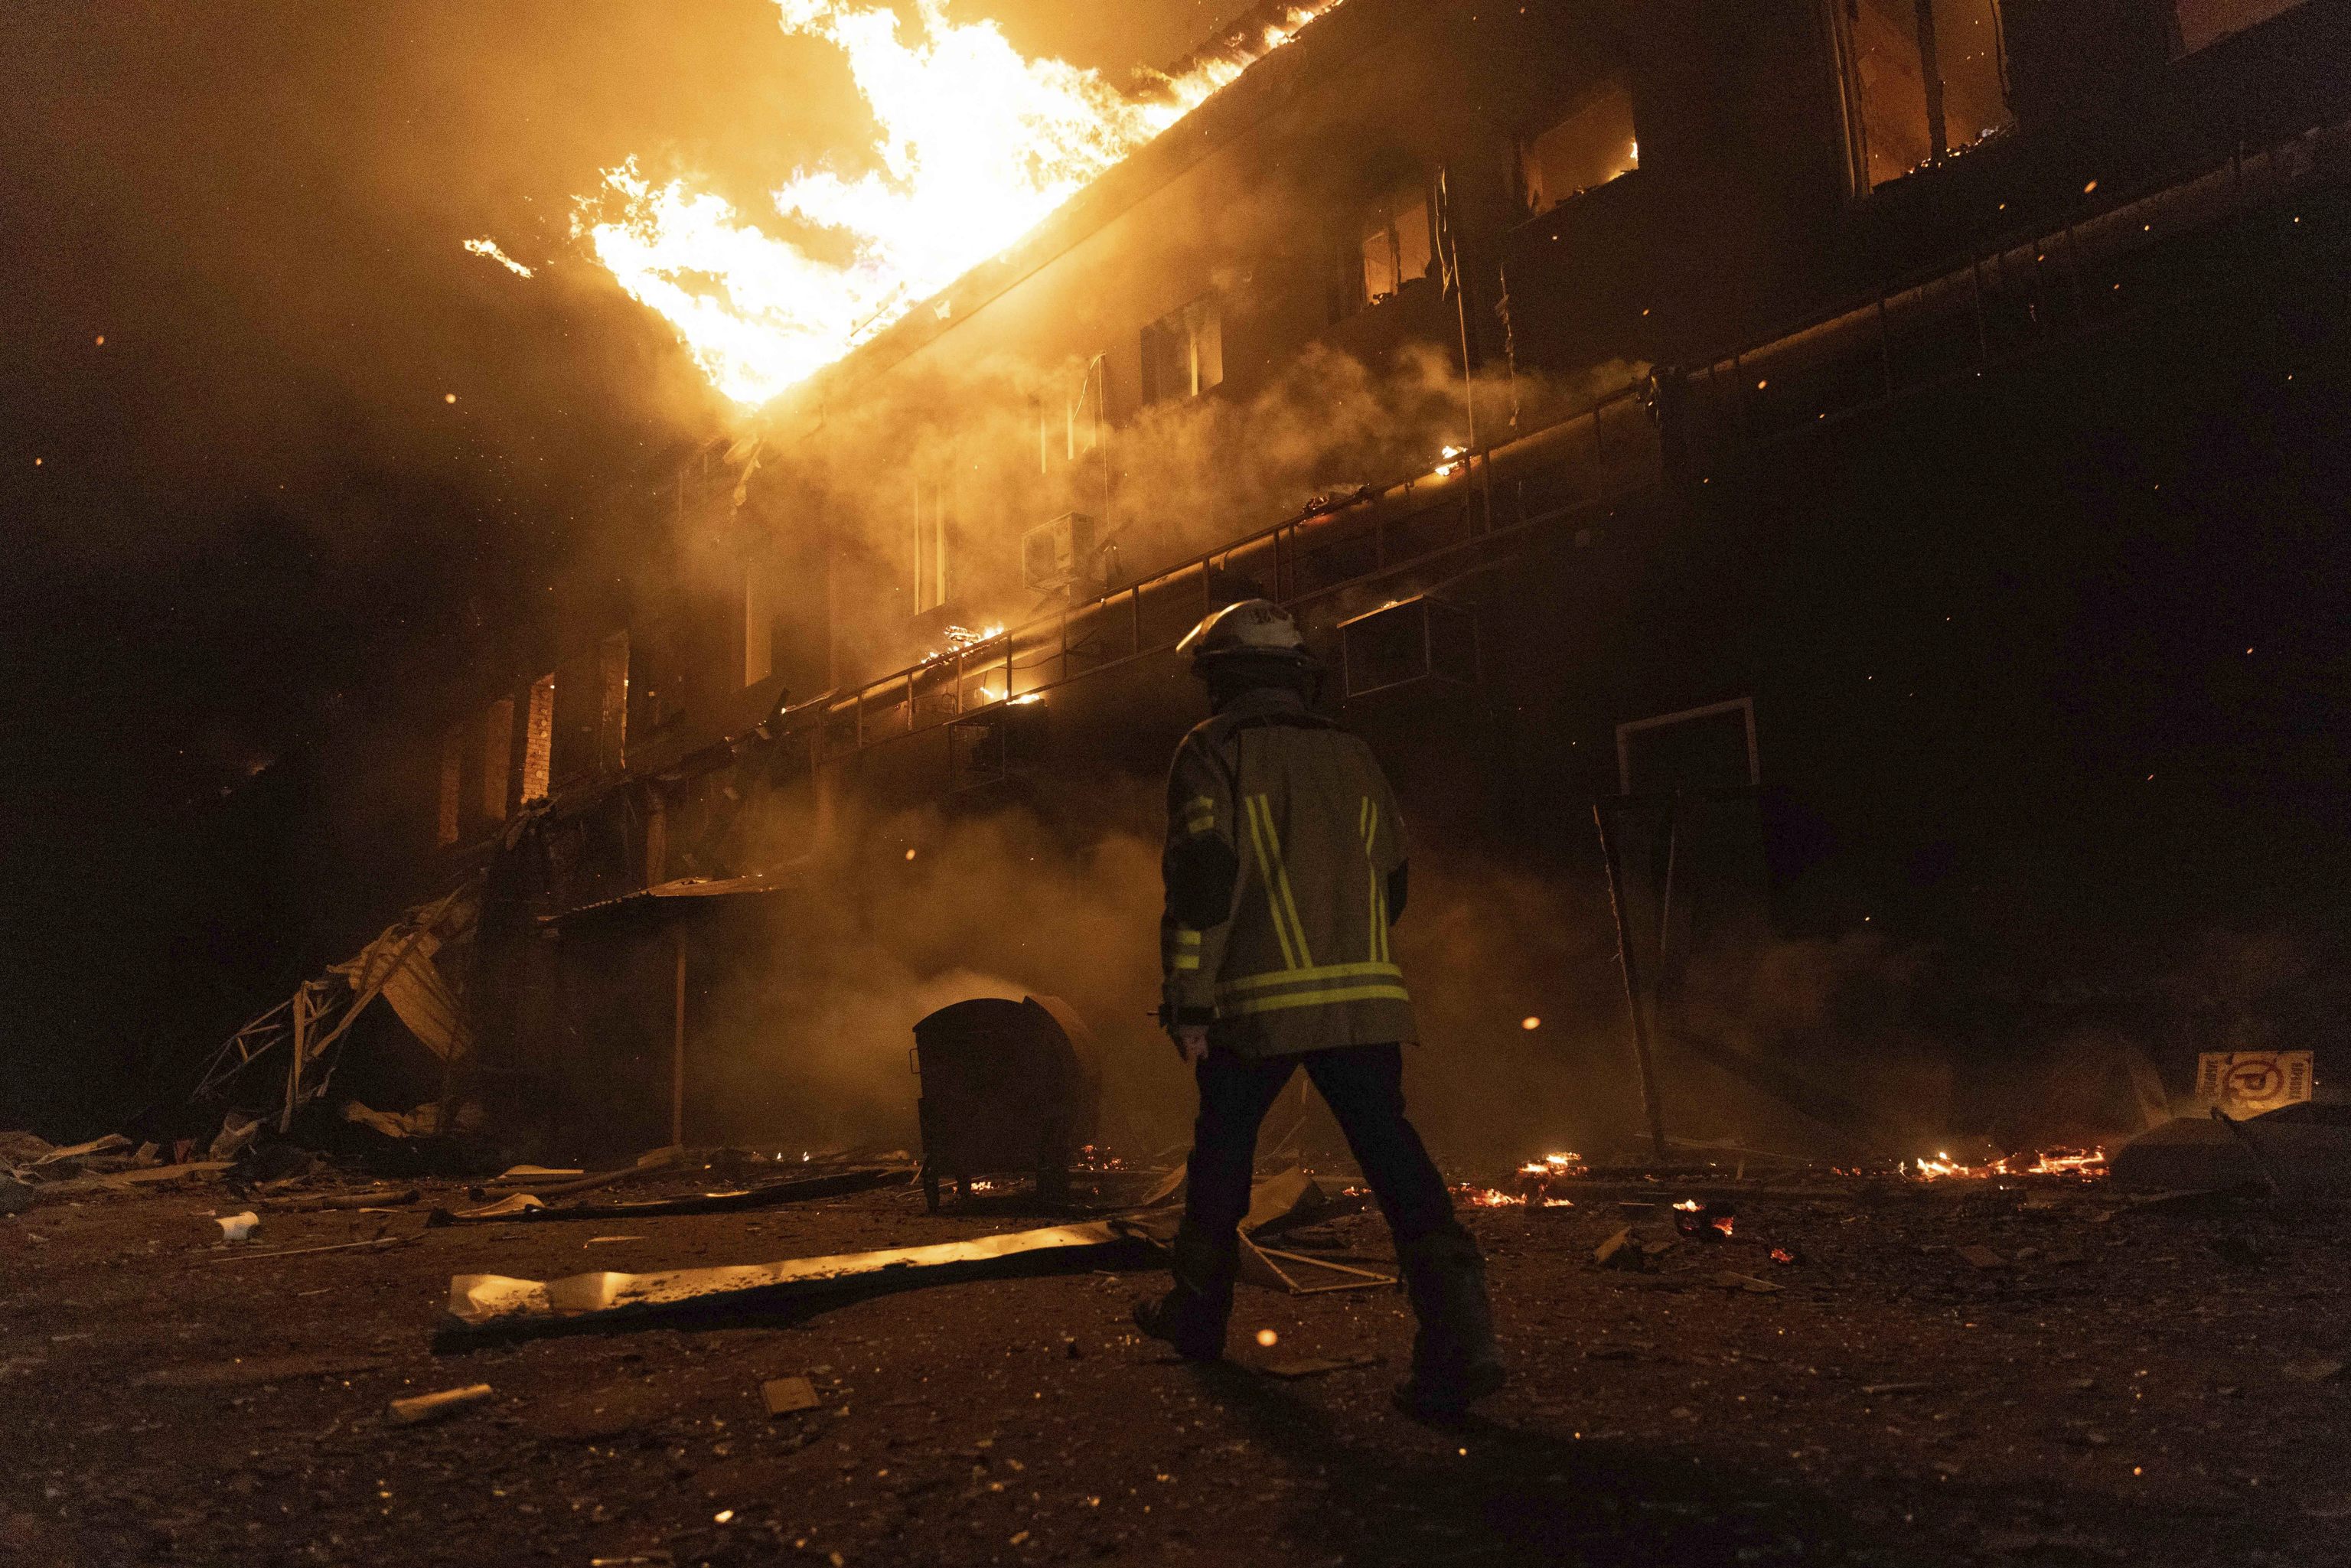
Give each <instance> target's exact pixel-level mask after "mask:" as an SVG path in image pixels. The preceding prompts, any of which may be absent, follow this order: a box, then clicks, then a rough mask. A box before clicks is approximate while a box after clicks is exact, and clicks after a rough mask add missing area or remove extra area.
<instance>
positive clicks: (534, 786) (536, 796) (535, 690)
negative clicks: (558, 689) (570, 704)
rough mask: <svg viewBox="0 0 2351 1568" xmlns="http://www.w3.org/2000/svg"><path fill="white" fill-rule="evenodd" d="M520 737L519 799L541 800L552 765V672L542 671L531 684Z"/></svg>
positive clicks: (553, 693) (553, 766)
mask: <svg viewBox="0 0 2351 1568" xmlns="http://www.w3.org/2000/svg"><path fill="white" fill-rule="evenodd" d="M524 725H525V727H524V730H523V738H522V799H523V800H525V801H526V802H528V801H531V800H546V799H547V791H548V785H549V779H551V778H552V777H553V774H554V768H555V675H554V674H553V673H552V672H549V674H544V675H541V676H539V677H538V679H537V680H535V681H533V682H531V684H530V706H529V708H528V711H527V712H526V713H525V715H524Z"/></svg>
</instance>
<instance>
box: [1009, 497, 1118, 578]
mask: <svg viewBox="0 0 2351 1568" xmlns="http://www.w3.org/2000/svg"><path fill="white" fill-rule="evenodd" d="M1100 560H1101V558H1100V556H1099V555H1098V553H1097V552H1096V550H1095V549H1094V520H1093V518H1092V517H1088V516H1087V515H1086V514H1085V513H1083V512H1064V513H1063V514H1061V516H1060V517H1055V518H1054V519H1053V520H1052V521H1051V522H1050V523H1040V524H1039V525H1038V526H1037V527H1035V528H1030V529H1029V531H1028V532H1027V533H1025V534H1023V535H1021V536H1020V578H1021V580H1022V581H1023V582H1025V583H1027V584H1028V586H1029V591H1030V592H1032V593H1059V592H1061V591H1063V590H1065V589H1066V590H1068V591H1069V592H1070V594H1071V597H1073V598H1074V597H1077V596H1078V595H1080V594H1081V593H1082V592H1084V591H1087V590H1089V589H1092V588H1096V587H1099V586H1100V584H1101V577H1102V569H1101V565H1100Z"/></svg>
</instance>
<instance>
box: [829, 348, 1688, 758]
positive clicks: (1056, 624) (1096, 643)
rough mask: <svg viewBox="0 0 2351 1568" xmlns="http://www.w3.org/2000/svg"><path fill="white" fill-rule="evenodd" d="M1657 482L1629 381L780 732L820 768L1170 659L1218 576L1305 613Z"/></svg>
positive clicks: (1212, 602) (1640, 408) (934, 662)
mask: <svg viewBox="0 0 2351 1568" xmlns="http://www.w3.org/2000/svg"><path fill="white" fill-rule="evenodd" d="M1520 469H1525V470H1527V471H1528V473H1527V475H1526V476H1525V478H1526V479H1528V480H1531V485H1530V483H1527V482H1522V481H1520V479H1519V476H1518V471H1519V470H1520ZM1659 472H1660V470H1659V467H1658V446H1657V443H1656V428H1655V425H1654V423H1653V422H1652V421H1651V419H1650V417H1649V414H1648V410H1647V404H1646V397H1645V393H1644V389H1642V388H1639V387H1626V388H1624V389H1622V390H1621V391H1618V392H1614V393H1612V394H1611V395H1609V396H1607V397H1604V398H1602V399H1601V400H1599V401H1598V402H1595V403H1593V405H1591V406H1590V407H1589V408H1586V409H1584V410H1583V411H1582V412H1580V413H1576V414H1574V415H1573V416H1571V417H1569V418H1568V419H1565V420H1562V421H1561V422H1559V423H1555V424H1552V425H1550V426H1546V427H1545V428H1544V429H1542V430H1540V431H1537V432H1534V433H1532V434H1528V435H1525V436H1521V437H1519V438H1518V439H1517V440H1514V441H1512V442H1510V443H1507V444H1504V445H1502V446H1499V447H1490V448H1488V449H1485V450H1483V451H1479V452H1476V453H1465V454H1463V455H1459V456H1458V457H1456V458H1454V459H1452V460H1451V461H1450V462H1448V463H1447V465H1445V470H1444V471H1443V472H1442V473H1430V474H1423V475H1419V476H1414V477H1412V478H1409V479H1404V480H1399V481H1395V482H1394V483H1392V484H1389V485H1386V486H1378V487H1369V486H1367V487H1366V488H1365V489H1364V490H1363V491H1361V492H1358V493H1357V494H1356V495H1354V496H1352V497H1347V498H1346V499H1344V500H1343V501H1339V502H1336V503H1333V504H1332V505H1329V506H1326V507H1321V508H1319V509H1316V510H1313V511H1310V512H1306V513H1302V514H1301V515H1299V516H1297V517H1290V518H1289V519H1287V520H1285V521H1283V522H1280V523H1277V524H1275V525H1274V526H1272V527H1271V528H1265V529H1263V530H1261V531H1259V532H1258V533H1255V534H1251V535H1248V536H1246V537H1244V538H1239V539H1236V540H1234V541H1232V542H1231V543H1228V544H1225V545H1221V546H1219V547H1218V548H1217V549H1213V550H1209V551H1207V552H1206V553H1204V554H1202V555H1198V556H1195V557H1193V558H1191V559H1188V560H1186V561H1184V562H1182V563H1180V564H1178V565H1176V566H1174V567H1170V568H1168V569H1167V570H1164V571H1161V572H1159V573H1156V574H1155V575H1154V576H1151V577H1147V578H1144V579H1142V580H1139V581H1137V582H1134V583H1131V584H1129V585H1127V586H1125V587H1123V588H1119V589H1114V590H1113V591H1110V592H1107V593H1104V594H1102V595H1100V596H1098V597H1096V598H1094V599H1091V600H1087V601H1082V602H1080V603H1076V604H1071V605H1068V606H1065V607H1063V608H1061V609H1058V610H1055V611H1053V612H1050V613H1048V614H1045V615H1042V616H1039V617H1036V618H1034V619H1032V620H1029V621H1028V622H1023V623H1022V624H1020V625H1019V626H1016V627H1013V628H1012V629H1010V630H1009V631H1007V632H1003V633H1001V634H1000V635H998V636H996V637H992V638H990V639H988V640H987V642H985V643H977V644H974V645H973V646H971V647H968V648H963V649H957V650H956V651H954V652H951V653H942V654H939V655H937V656H935V657H933V658H931V659H928V660H925V662H923V663H921V664H914V665H912V666H909V667H907V668H905V669H902V670H899V671H896V672H895V673H893V674H888V675H884V676H883V677H881V678H879V679H877V680H874V681H872V682H869V683H867V684H866V685H862V686H859V687H857V688H855V689H853V690H851V691H847V692H831V693H828V694H826V695H823V696H820V697H814V698H811V699H810V700H809V701H808V702H805V703H802V704H799V705H797V706H793V707H791V708H789V709H787V710H786V712H785V715H784V725H785V727H786V728H787V729H788V730H794V731H800V732H807V731H810V730H814V731H816V732H818V733H820V734H821V736H822V737H823V740H822V746H821V753H820V755H821V759H822V760H825V761H833V760H838V759H840V758H843V757H845V756H849V755H852V754H854V753H856V752H860V751H863V750H865V749H867V748H869V747H873V746H877V745H882V744H884V743H886V742H889V741H893V740H899V739H904V738H905V737H909V736H914V735H919V734H923V733H925V732H926V731H929V730H932V729H936V728H939V727H944V726H947V725H951V724H954V723H955V722H956V720H958V719H963V718H967V717H969V716H972V715H974V714H977V713H980V712H983V711H985V710H987V709H991V708H996V707H1005V706H1020V705H1022V704H1025V703H1029V702H1033V701H1036V700H1039V699H1041V698H1042V697H1043V695H1045V694H1046V693H1048V692H1050V691H1051V690H1052V689H1053V688H1055V687H1057V686H1060V685H1065V684H1067V683H1068V682H1071V681H1073V680H1080V679H1083V678H1085V677H1087V676H1090V675H1094V674H1101V673H1102V672H1103V671H1106V670H1110V669H1113V668H1116V667H1117V666H1119V665H1122V664H1127V663H1129V662H1131V661H1133V660H1135V659H1138V658H1142V657H1145V656H1148V655H1151V654H1155V653H1164V652H1165V651H1166V650H1167V649H1170V648H1173V647H1174V646H1175V644H1176V643H1178V642H1180V641H1181V640H1182V639H1183V636H1184V634H1185V633H1186V632H1189V631H1190V630H1191V629H1192V628H1193V627H1194V626H1195V625H1196V624H1198V623H1199V622H1200V620H1201V618H1202V617H1203V616H1205V615H1207V613H1208V612H1209V611H1211V610H1213V609H1214V608H1216V597H1215V595H1216V589H1217V582H1218V580H1219V579H1221V578H1223V577H1225V576H1226V575H1227V574H1230V575H1233V576H1239V577H1244V578H1247V579H1249V580H1251V581H1254V582H1256V583H1258V584H1259V585H1260V586H1262V587H1263V588H1264V589H1265V590H1266V591H1267V593H1268V594H1269V595H1270V597H1272V598H1274V599H1276V600H1279V601H1280V602H1282V603H1284V604H1286V605H1288V606H1290V608H1291V609H1293V610H1298V609H1301V608H1303V607H1306V606H1309V605H1311V603H1312V602H1313V601H1317V600H1320V599H1323V598H1327V597H1329V596H1331V595H1332V594H1336V593H1339V592H1342V591H1345V590H1347V589H1350V588H1354V587H1359V586H1362V585H1364V584H1366V583H1369V582H1372V581H1374V580H1378V579H1380V578H1383V577H1387V576H1391V575H1393V574H1395V573H1397V572H1401V571H1405V570H1412V569H1414V568H1416V567H1421V566H1424V565H1426V564H1428V563H1430V562H1434V561H1437V560H1440V559H1444V558H1445V557H1447V556H1448V555H1451V554H1455V553H1458V552H1460V551H1463V550H1466V549H1470V548H1473V547H1475V546H1478V545H1479V544H1483V543H1487V542H1489V541H1491V540H1496V539H1500V538H1508V537H1510V536H1513V535H1516V534H1518V533H1520V532H1521V531H1523V530H1525V529H1527V528H1532V527H1534V526H1536V525H1538V524H1541V523H1543V522H1547V521H1550V520H1552V519H1553V518H1556V517H1562V516H1565V515H1567V514H1569V513H1571V512H1578V511H1581V510H1583V508H1585V507H1589V506H1593V505H1596V504H1600V503H1604V502H1605V501H1608V500H1611V499H1616V498H1621V497H1623V496H1625V495H1626V494H1629V493H1631V492H1632V491H1634V490H1635V489H1638V488H1640V487H1641V486H1645V485H1647V484H1651V483H1654V482H1655V481H1656V478H1657V477H1658V476H1659ZM1498 485H1499V488H1498ZM1424 496H1425V497H1426V499H1425V500H1420V499H1419V497H1424ZM1416 502H1417V504H1416Z"/></svg>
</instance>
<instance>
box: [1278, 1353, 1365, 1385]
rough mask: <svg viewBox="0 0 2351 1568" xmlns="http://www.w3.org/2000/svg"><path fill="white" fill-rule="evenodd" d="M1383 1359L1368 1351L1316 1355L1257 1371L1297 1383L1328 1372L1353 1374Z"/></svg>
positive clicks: (1282, 1362)
mask: <svg viewBox="0 0 2351 1568" xmlns="http://www.w3.org/2000/svg"><path fill="white" fill-rule="evenodd" d="M1381 1359H1382V1358H1381V1357H1379V1356H1377V1355H1374V1354H1371V1353H1369V1352H1368V1351H1367V1352H1364V1354H1359V1355H1315V1356H1308V1357H1307V1358H1305V1359H1304V1360H1302V1361H1277V1362H1273V1363H1270V1364H1268V1365H1265V1366H1260V1367H1259V1368H1258V1369H1257V1370H1258V1371H1259V1372H1261V1373H1263V1374H1264V1375H1266V1376H1268V1377H1275V1378H1280V1380H1281V1381H1282V1382H1284V1383H1295V1382H1297V1381H1298V1380H1299V1379H1300V1378H1301V1377H1320V1376H1322V1375H1323V1374H1324V1373H1326V1372H1352V1371H1353V1370H1354V1369H1355V1368H1357V1367H1359V1366H1377V1365H1378V1364H1380V1361H1381Z"/></svg>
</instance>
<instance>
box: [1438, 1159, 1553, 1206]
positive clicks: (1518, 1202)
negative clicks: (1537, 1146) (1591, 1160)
mask: <svg viewBox="0 0 2351 1568" xmlns="http://www.w3.org/2000/svg"><path fill="white" fill-rule="evenodd" d="M1584 1169H1585V1166H1584V1164H1583V1155H1576V1154H1562V1155H1544V1156H1543V1157H1542V1158H1541V1159H1539V1160H1529V1161H1528V1162H1527V1163H1526V1164H1524V1165H1522V1166H1520V1167H1519V1178H1518V1184H1517V1186H1518V1190H1517V1191H1515V1192H1505V1191H1503V1190H1502V1189H1501V1188H1500V1187H1498V1186H1486V1187H1481V1186H1476V1185H1474V1184H1473V1185H1469V1186H1458V1187H1456V1188H1454V1189H1453V1190H1454V1191H1455V1192H1457V1193H1458V1194H1459V1195H1460V1197H1461V1201H1462V1202H1464V1203H1466V1204H1468V1205H1469V1206H1470V1207H1474V1208H1573V1207H1575V1200H1574V1199H1573V1198H1568V1197H1552V1194H1551V1183H1552V1181H1553V1180H1555V1179H1557V1178H1559V1177H1562V1176H1582V1175H1583V1173H1584Z"/></svg>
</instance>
